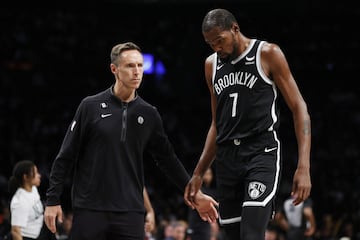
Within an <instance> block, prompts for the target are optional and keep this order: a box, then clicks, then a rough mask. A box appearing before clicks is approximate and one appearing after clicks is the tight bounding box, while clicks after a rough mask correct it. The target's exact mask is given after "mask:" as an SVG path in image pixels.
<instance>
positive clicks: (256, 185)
mask: <svg viewBox="0 0 360 240" xmlns="http://www.w3.org/2000/svg"><path fill="white" fill-rule="evenodd" d="M265 189H266V186H265V184H263V183H261V182H250V183H249V188H248V194H249V196H250V198H251V199H257V198H259V197H260V196H261V195H263V194H264V192H265Z"/></svg>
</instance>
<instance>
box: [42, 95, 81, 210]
mask: <svg viewBox="0 0 360 240" xmlns="http://www.w3.org/2000/svg"><path fill="white" fill-rule="evenodd" d="M83 112H84V103H83V102H81V103H80V105H79V107H78V109H77V111H76V114H75V116H74V119H73V120H72V122H71V124H70V126H69V127H68V129H67V132H66V135H65V137H64V140H63V142H62V145H61V148H60V151H59V153H58V155H57V156H56V158H55V160H54V162H53V164H52V167H51V172H50V177H49V188H48V190H47V192H46V198H47V199H46V205H47V206H54V205H59V204H60V196H61V194H62V191H63V186H64V182H65V178H66V177H67V174H68V173H69V172H70V171H71V168H72V167H73V165H74V162H75V161H76V158H77V155H78V152H79V148H80V145H81V139H82V137H81V136H82V132H83V130H82V129H83V128H84V125H85V124H84V122H83V116H82V115H83Z"/></svg>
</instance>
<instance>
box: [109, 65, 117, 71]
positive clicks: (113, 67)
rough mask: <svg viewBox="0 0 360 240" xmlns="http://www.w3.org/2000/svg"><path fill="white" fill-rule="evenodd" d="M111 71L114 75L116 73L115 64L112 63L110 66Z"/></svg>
mask: <svg viewBox="0 0 360 240" xmlns="http://www.w3.org/2000/svg"><path fill="white" fill-rule="evenodd" d="M110 70H111V72H112V73H116V70H117V67H116V65H115V64H113V63H111V64H110Z"/></svg>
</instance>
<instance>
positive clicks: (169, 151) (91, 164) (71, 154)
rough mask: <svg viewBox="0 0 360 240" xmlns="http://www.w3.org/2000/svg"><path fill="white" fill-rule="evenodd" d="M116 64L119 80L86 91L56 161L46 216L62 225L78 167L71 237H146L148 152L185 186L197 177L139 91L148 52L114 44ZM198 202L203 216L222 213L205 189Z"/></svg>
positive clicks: (101, 239) (78, 239)
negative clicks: (65, 194) (63, 201)
mask: <svg viewBox="0 0 360 240" xmlns="http://www.w3.org/2000/svg"><path fill="white" fill-rule="evenodd" d="M110 57H111V63H110V69H111V72H112V73H113V75H114V78H115V84H113V85H112V86H111V87H109V88H108V89H106V90H104V91H102V92H100V93H98V94H96V95H93V96H88V97H86V98H84V99H83V100H82V101H81V103H80V105H79V107H78V109H77V111H76V114H75V117H74V119H73V121H72V123H71V124H70V126H69V128H68V130H67V133H66V135H65V138H64V140H63V143H62V146H61V148H60V151H59V153H58V155H57V157H56V159H55V160H54V162H53V165H52V169H51V173H50V178H49V189H48V190H47V193H46V196H47V206H46V208H45V214H44V215H45V223H46V225H47V226H48V228H49V229H50V230H51V231H52V232H55V231H56V225H55V223H56V219H58V220H60V221H61V218H62V209H61V205H60V196H61V193H62V188H63V184H64V181H65V177H66V174H67V173H68V172H70V170H71V169H73V170H74V171H73V172H74V174H73V177H72V179H73V186H72V207H73V224H72V228H71V239H74V240H113V239H123V240H126V239H133V240H134V239H138V240H143V239H144V213H145V209H144V199H143V189H144V173H143V170H144V164H143V161H144V159H143V155H144V152H145V151H146V152H149V153H150V154H151V155H152V156H153V157H154V160H155V161H157V166H159V168H161V170H163V172H164V173H165V174H166V175H167V176H168V177H169V179H170V180H172V181H173V182H174V183H175V185H176V186H177V187H178V188H179V190H181V191H184V190H185V186H186V184H187V182H188V180H189V179H190V176H189V175H188V174H187V171H186V170H185V168H184V166H183V165H182V163H181V162H180V160H179V159H178V158H177V156H176V154H175V152H174V149H173V147H172V145H171V143H170V141H169V139H168V137H167V135H166V133H165V131H164V128H163V124H162V120H161V117H160V114H159V112H158V111H157V109H156V108H155V107H154V106H152V105H150V104H149V103H147V102H146V101H144V100H143V99H142V98H141V97H140V96H139V95H138V94H137V91H136V90H137V89H138V88H139V86H140V84H141V81H142V77H143V72H144V69H143V65H144V59H143V56H142V54H141V50H140V48H139V47H138V46H137V45H136V44H134V43H132V42H127V43H122V44H118V45H116V46H114V47H113V48H112V51H111V55H110ZM196 197H197V204H194V205H193V206H192V207H196V209H197V210H198V212H199V214H200V215H201V216H203V219H204V220H209V221H214V220H216V218H217V210H216V208H215V205H217V202H216V201H215V200H214V199H213V198H211V197H210V196H208V195H205V194H202V193H199V194H198V195H197V196H196Z"/></svg>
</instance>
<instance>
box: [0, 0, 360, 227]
mask: <svg viewBox="0 0 360 240" xmlns="http://www.w3.org/2000/svg"><path fill="white" fill-rule="evenodd" d="M51 4H52V5H50V4H49V3H48V4H47V5H40V4H37V5H28V4H25V5H24V4H22V2H18V3H16V2H15V3H12V5H9V6H7V7H6V6H4V7H1V8H0V29H1V38H0V109H1V110H0V162H1V165H0V166H1V168H0V185H1V192H0V194H1V195H0V196H1V199H2V201H3V202H8V201H9V198H10V196H9V195H8V193H7V186H6V184H7V179H8V178H9V177H10V175H11V171H12V168H13V166H14V164H15V163H16V162H17V161H19V160H22V159H31V160H33V161H34V162H35V163H36V164H37V166H38V167H39V169H40V171H41V174H42V184H41V187H40V192H41V194H42V196H44V193H45V190H46V188H47V182H48V179H47V177H48V174H49V171H50V167H51V163H52V161H53V160H54V158H55V156H56V154H57V151H58V150H59V147H60V145H61V142H62V139H63V137H64V134H65V131H66V129H67V127H68V124H69V123H70V121H71V119H72V117H73V115H74V113H75V110H76V107H77V106H78V104H79V103H80V101H81V99H82V98H84V97H85V96H87V95H92V94H94V93H97V92H99V91H101V90H103V89H105V88H108V87H109V86H110V85H111V84H112V83H113V82H114V80H113V75H112V74H111V73H110V69H109V64H110V62H109V54H110V51H111V47H112V46H113V45H115V44H117V43H119V42H124V41H134V42H135V43H137V44H138V45H139V46H141V48H142V50H143V52H150V53H153V54H154V55H155V57H156V58H157V59H159V60H161V61H162V62H163V63H164V65H165V67H166V69H167V73H166V75H164V76H156V75H146V76H145V77H144V81H143V84H142V86H141V88H140V89H139V94H140V95H141V96H142V97H143V98H144V99H145V100H147V101H148V102H150V103H152V104H153V105H155V106H157V107H158V109H159V111H160V113H161V115H162V117H163V120H164V124H165V127H166V130H167V132H168V134H169V137H170V139H171V141H172V142H173V144H174V147H175V150H176V152H177V153H178V155H179V158H180V159H181V161H182V162H183V163H184V165H185V166H186V168H187V169H188V171H189V173H191V171H192V170H193V168H194V166H195V164H196V162H197V160H198V157H199V155H200V153H201V150H202V147H203V144H204V140H205V137H206V133H207V130H208V127H209V124H210V120H211V117H210V99H209V94H208V89H207V86H206V83H205V80H204V77H203V76H204V69H203V66H204V60H205V57H206V56H207V55H209V54H210V53H211V49H210V47H209V46H208V45H207V44H206V43H205V42H204V41H203V37H202V34H201V21H202V19H203V17H204V15H205V14H206V12H207V11H208V10H210V9H211V8H215V7H222V8H227V9H229V10H230V11H232V12H233V13H234V15H235V16H236V17H237V19H238V20H239V25H240V30H241V31H242V32H243V34H244V35H246V36H247V37H254V38H260V39H264V40H267V41H269V42H275V43H277V44H279V45H280V47H281V48H282V50H283V51H284V53H285V55H286V57H287V59H288V62H289V65H290V68H291V69H292V72H293V75H294V77H295V79H296V80H297V83H298V86H299V88H300V90H301V92H302V93H303V97H304V99H305V101H306V102H307V103H308V108H309V112H310V115H311V118H312V133H313V140H312V158H311V162H312V166H311V172H312V183H313V189H312V194H311V197H312V199H313V201H314V211H315V215H316V217H317V222H318V225H319V226H318V228H319V229H321V227H322V221H323V217H324V216H326V215H327V214H330V215H331V216H332V217H333V218H334V219H335V220H336V221H337V222H338V223H339V226H340V227H339V228H340V230H339V231H341V226H343V225H344V224H343V223H344V222H350V223H351V224H353V227H354V228H355V230H354V231H355V232H358V231H359V230H356V229H359V228H360V226H359V218H360V208H359V206H360V196H359V194H360V187H359V185H360V178H359V165H360V161H359V160H360V159H359V157H360V152H359V151H360V146H359V145H360V141H359V140H358V138H359V132H360V131H359V130H360V106H359V105H360V102H359V96H360V95H359V87H358V81H359V75H358V69H359V67H360V61H359V58H358V54H359V50H360V46H359V45H360V37H359V27H358V21H359V17H360V9H359V8H358V7H355V6H353V4H350V2H347V1H338V2H330V1H329V2H328V1H300V0H297V1H285V0H283V1H282V0H278V1H270V0H256V1H250V0H249V1H205V0H203V1H200V0H197V1H175V0H172V1H165V0H163V1H156V0H148V1H132V2H131V3H128V2H121V1H115V0H113V1H102V2H100V1H99V2H98V1H88V2H84V3H79V2H72V3H71V2H52V3H51ZM281 104H282V105H283V108H282V117H281V128H280V134H281V137H282V140H283V150H284V153H283V154H284V170H283V179H282V185H281V191H280V195H279V199H280V201H281V199H282V198H284V197H286V196H287V195H288V193H289V191H290V190H289V188H290V186H291V182H292V175H293V173H294V170H295V167H296V161H297V146H296V139H295V136H294V129H293V123H292V116H291V114H290V112H289V110H288V109H287V107H286V105H285V104H284V103H283V102H281ZM145 166H146V173H145V176H146V185H147V187H148V189H149V192H150V196H151V198H152V202H153V205H154V206H155V209H156V211H157V214H158V217H159V218H160V217H167V216H168V215H175V216H177V217H179V218H185V217H186V206H184V204H183V200H182V195H181V194H179V192H178V191H177V190H176V189H175V187H174V185H172V184H171V183H169V181H168V179H167V178H166V177H165V176H164V174H163V173H162V172H160V171H159V170H158V169H157V168H156V167H155V166H154V164H153V162H152V161H151V159H148V158H147V159H146V164H145ZM104 174H106V173H104ZM63 198H64V207H65V208H70V202H69V191H68V189H67V190H66V191H65V193H64V196H63Z"/></svg>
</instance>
